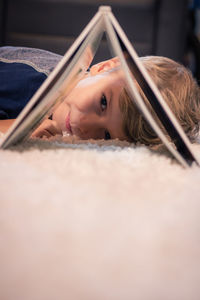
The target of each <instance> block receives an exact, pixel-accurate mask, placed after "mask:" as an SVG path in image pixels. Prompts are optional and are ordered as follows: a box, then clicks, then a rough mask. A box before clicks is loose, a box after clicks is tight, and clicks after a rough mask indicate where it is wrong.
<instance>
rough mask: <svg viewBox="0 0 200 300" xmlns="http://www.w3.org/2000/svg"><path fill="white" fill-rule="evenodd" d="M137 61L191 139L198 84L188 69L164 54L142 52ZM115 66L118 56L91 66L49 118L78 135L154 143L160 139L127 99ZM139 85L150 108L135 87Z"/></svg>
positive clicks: (197, 116)
mask: <svg viewBox="0 0 200 300" xmlns="http://www.w3.org/2000/svg"><path fill="white" fill-rule="evenodd" d="M140 60H141V61H142V63H143V64H144V66H145V68H146V69H147V71H148V72H149V75H150V76H151V78H152V79H153V81H154V82H155V84H156V85H157V87H158V89H159V90H160V92H161V94H162V96H163V98H164V99H165V101H166V102H167V104H168V105H169V107H170V108H171V110H172V111H173V113H174V114H175V116H176V118H177V119H178V121H179V122H180V124H181V126H182V127H183V130H184V131H185V132H186V134H187V135H188V137H189V138H190V139H191V140H192V139H194V137H195V134H196V133H197V132H198V129H199V120H200V89H199V86H198V85H197V83H196V81H195V80H194V78H193V77H192V75H191V73H190V72H189V71H188V70H187V69H186V68H185V67H183V66H182V65H180V64H178V63H176V62H174V61H173V60H171V59H168V58H164V57H157V56H147V57H141V58H140ZM119 65H120V63H119V60H118V58H113V59H110V60H108V61H104V62H101V63H99V64H97V65H94V66H93V67H91V69H90V73H88V74H86V75H85V78H83V80H81V81H80V82H79V83H78V84H77V86H76V87H75V88H74V89H73V90H72V92H71V93H70V94H69V95H68V96H67V97H66V99H65V100H64V102H63V103H62V104H61V105H60V106H59V107H58V108H57V110H56V111H55V112H54V113H53V120H54V121H55V122H56V123H57V125H58V127H59V128H60V129H61V131H62V132H63V131H66V132H67V133H69V134H72V135H76V136H78V137H79V138H81V139H89V138H93V139H102V138H105V139H109V138H119V139H121V140H128V141H131V142H135V143H136V142H139V143H142V144H146V145H155V144H159V143H160V140H159V138H158V137H157V135H156V134H155V133H154V131H153V129H152V128H151V126H150V125H149V124H148V122H147V121H146V119H145V118H144V117H143V116H142V114H141V113H140V111H139V110H138V109H137V107H136V105H135V104H134V101H132V100H131V99H130V97H129V95H128V93H127V91H126V87H125V81H124V76H123V72H122V71H121V69H120V67H119ZM138 90H139V93H140V95H141V96H142V98H143V99H144V101H145V102H146V104H147V105H148V107H149V109H150V110H151V111H152V109H151V107H150V104H149V103H148V100H147V99H146V97H145V95H144V93H143V91H142V90H141V88H140V87H139V86H138ZM152 113H153V114H154V112H152ZM154 118H155V119H156V116H155V114H154Z"/></svg>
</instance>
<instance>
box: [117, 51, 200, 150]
mask: <svg viewBox="0 0 200 300" xmlns="http://www.w3.org/2000/svg"><path fill="white" fill-rule="evenodd" d="M140 60H141V61H142V63H143V64H144V66H145V68H146V69H147V71H148V72H149V75H150V76H151V78H152V79H153V81H154V82H155V84H156V85H157V87H158V89H159V91H160V93H161V94H162V96H163V98H164V100H165V101H166V102H167V104H168V106H169V107H170V109H171V110H172V112H173V113H174V115H175V116H176V118H177V120H178V121H179V123H180V124H181V126H182V127H183V130H184V131H185V133H186V134H187V136H188V137H189V139H190V140H191V141H194V140H195V138H196V135H197V133H198V131H199V121H200V88H199V86H198V84H197V82H196V81H195V79H194V78H193V76H192V74H191V72H190V71H189V70H188V69H186V68H185V67H184V66H182V65H181V64H179V63H177V62H175V61H173V60H171V59H169V58H166V57H160V56H146V57H140ZM138 90H139V93H140V95H141V97H142V98H143V99H144V101H145V103H146V104H147V106H148V107H149V109H150V110H151V112H152V114H153V115H154V118H156V119H157V117H156V115H155V113H154V112H153V110H152V108H151V105H150V104H149V102H148V100H147V98H146V96H145V95H144V93H143V91H142V90H141V88H140V87H139V86H138ZM119 105H120V110H121V112H122V116H123V130H124V132H125V134H126V136H127V139H128V140H129V141H131V142H134V143H136V142H139V143H142V144H145V145H156V144H160V143H161V141H160V139H159V138H158V137H157V135H156V134H155V132H154V130H153V129H152V128H151V126H150V125H149V123H148V122H147V121H146V119H145V118H144V117H143V115H142V114H141V112H140V111H139V110H138V108H137V106H136V105H135V104H134V102H133V101H132V100H131V98H130V97H129V94H128V92H127V91H126V89H125V88H124V89H123V91H122V93H121V95H120V102H119ZM166 135H167V134H166Z"/></svg>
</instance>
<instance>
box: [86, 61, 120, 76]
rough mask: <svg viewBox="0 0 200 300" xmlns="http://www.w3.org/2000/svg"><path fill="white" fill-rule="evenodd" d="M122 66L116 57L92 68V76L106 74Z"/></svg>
mask: <svg viewBox="0 0 200 300" xmlns="http://www.w3.org/2000/svg"><path fill="white" fill-rule="evenodd" d="M119 65H120V62H119V59H118V57H114V58H111V59H108V60H105V61H102V62H100V63H98V64H96V65H93V66H92V67H91V68H90V74H91V75H96V74H99V73H102V72H106V71H108V70H110V69H113V68H116V67H118V66H119Z"/></svg>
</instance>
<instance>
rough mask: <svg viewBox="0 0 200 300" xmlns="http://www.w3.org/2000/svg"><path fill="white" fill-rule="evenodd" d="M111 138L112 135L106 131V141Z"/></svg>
mask: <svg viewBox="0 0 200 300" xmlns="http://www.w3.org/2000/svg"><path fill="white" fill-rule="evenodd" d="M110 139H111V136H110V133H109V132H108V131H105V140H110Z"/></svg>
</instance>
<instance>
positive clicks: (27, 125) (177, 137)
mask: <svg viewBox="0 0 200 300" xmlns="http://www.w3.org/2000/svg"><path fill="white" fill-rule="evenodd" d="M104 33H106V37H107V41H108V45H109V48H110V50H111V53H112V55H113V56H118V58H119V60H120V63H121V68H122V70H123V72H124V77H125V81H126V86H127V90H128V92H129V94H130V96H131V99H132V101H134V102H135V103H136V105H137V106H138V108H139V110H140V111H141V113H142V114H143V115H144V117H145V118H146V120H147V121H148V122H149V124H150V125H151V126H152V128H153V129H154V131H155V132H156V134H157V135H158V137H159V138H160V139H161V140H162V142H163V143H164V144H165V146H166V147H167V148H168V150H169V151H170V152H171V153H172V155H173V156H174V157H175V158H176V159H177V160H178V161H179V162H180V163H181V164H182V165H183V166H185V167H187V166H190V165H191V164H192V163H193V162H196V163H197V164H198V161H197V159H196V158H195V155H194V153H193V151H192V149H191V144H190V141H189V140H188V138H187V136H186V134H185V133H184V131H183V129H182V128H181V126H180V124H179V123H178V121H177V120H176V118H175V116H174V115H173V113H172V112H171V110H170V109H169V107H168V106H167V104H166V102H165V101H164V99H163V97H162V96H161V94H160V92H159V90H158V88H157V87H156V85H155V84H154V82H153V81H152V79H151V78H150V76H149V74H148V73H147V71H146V69H145V68H144V66H143V65H142V63H141V62H140V60H139V59H138V55H137V54H136V52H135V50H134V48H133V46H132V44H131V43H130V42H129V40H128V38H127V37H126V35H125V33H124V32H123V30H122V28H121V26H120V25H119V23H118V21H117V20H116V18H115V16H114V15H113V13H112V11H111V8H110V7H109V6H101V7H100V8H99V10H98V12H97V13H96V15H95V16H94V17H93V18H92V20H91V21H90V22H89V23H88V25H87V26H86V27H85V29H84V30H83V31H82V33H81V34H80V36H79V37H78V38H77V39H76V40H75V42H74V43H73V45H72V46H71V47H70V49H69V50H68V51H67V52H66V54H65V55H64V57H63V58H62V60H61V61H60V63H59V64H58V65H57V66H56V68H55V69H54V70H53V72H52V73H51V74H50V75H49V77H48V78H47V79H46V80H45V82H44V83H43V84H42V86H41V87H40V88H39V89H38V91H37V92H36V93H35V95H34V96H33V97H32V99H31V100H30V101H29V103H28V104H27V105H26V107H25V108H24V109H23V110H22V112H21V113H20V115H19V116H18V118H17V119H16V120H15V122H14V123H13V125H12V126H11V127H10V128H9V130H8V132H7V133H6V134H5V136H4V138H3V140H2V142H1V145H0V147H1V148H8V147H9V146H11V145H12V144H15V143H18V142H20V141H21V140H23V139H25V138H27V137H29V136H30V134H31V133H32V132H33V130H34V129H35V128H36V127H37V126H39V124H40V123H41V122H42V120H43V119H44V118H45V117H48V116H49V115H51V114H52V112H53V110H54V109H55V108H56V107H57V105H59V104H60V103H61V102H62V101H63V99H64V98H65V97H66V96H67V95H68V94H69V93H70V91H71V90H72V89H73V87H74V86H75V85H76V84H77V82H78V81H79V80H80V79H81V78H82V76H83V75H84V74H85V72H86V71H87V69H88V68H89V66H90V64H91V62H92V60H93V58H94V56H95V53H96V51H97V49H98V47H99V44H100V42H101V39H102V36H103V34H104ZM133 77H134V79H135V80H136V81H137V83H138V84H139V85H140V87H141V88H142V90H143V92H144V94H145V95H146V97H147V99H148V101H149V103H150V105H151V107H152V108H153V110H154V112H155V114H156V115H157V117H158V119H159V121H160V122H161V124H162V126H163V128H164V129H165V130H166V132H167V134H168V135H169V137H170V138H171V141H169V140H168V139H167V138H166V135H165V134H164V132H163V130H162V128H161V127H160V126H159V124H158V123H157V122H156V120H155V119H154V118H153V116H152V114H151V112H150V111H149V109H148V107H147V105H146V104H145V102H144V101H143V99H142V97H141V96H140V94H139V92H138V90H137V88H136V85H135V84H134V81H133V79H132V78H133Z"/></svg>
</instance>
